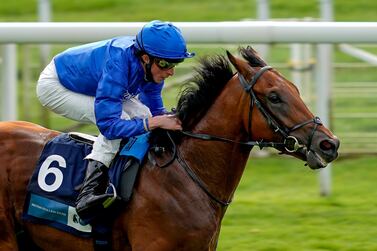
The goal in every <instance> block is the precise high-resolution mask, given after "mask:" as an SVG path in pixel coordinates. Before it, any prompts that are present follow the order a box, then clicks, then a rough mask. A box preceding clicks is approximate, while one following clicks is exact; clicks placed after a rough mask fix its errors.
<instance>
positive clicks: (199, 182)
mask: <svg viewBox="0 0 377 251" xmlns="http://www.w3.org/2000/svg"><path fill="white" fill-rule="evenodd" d="M239 51H240V54H241V55H242V58H241V57H236V56H233V55H232V54H231V53H229V52H228V51H227V52H226V53H227V57H226V56H225V55H221V54H218V55H213V56H209V57H206V58H203V59H201V60H200V62H199V66H197V67H196V68H195V75H194V77H193V78H192V80H191V81H189V82H188V83H187V85H185V87H184V88H183V89H182V90H181V93H180V97H179V99H178V104H177V110H176V116H178V117H179V118H180V120H181V121H182V125H183V130H182V131H181V132H175V134H169V132H167V136H166V137H167V138H169V141H171V142H172V143H170V145H172V146H171V147H170V150H169V151H165V152H160V153H158V154H157V153H156V152H150V153H149V158H148V159H147V160H146V161H145V163H144V165H143V167H142V168H141V171H140V173H139V176H138V180H137V181H136V184H135V187H134V191H133V195H132V199H131V200H130V201H129V204H128V205H127V207H125V209H124V210H122V211H121V212H120V213H119V215H117V216H116V219H115V221H114V222H113V223H112V237H111V239H112V250H116V251H131V250H132V251H144V250H148V251H169V250H175V251H176V250H182V251H201V250H203V251H204V250H206V251H208V250H216V248H217V242H218V238H219V233H220V227H221V221H222V219H223V216H224V214H225V211H226V209H227V207H228V205H229V204H230V202H231V200H232V197H233V194H234V193H235V191H236V188H237V185H238V184H239V182H240V179H241V176H242V173H243V171H244V168H245V165H246V162H247V160H248V158H249V154H250V151H251V149H252V148H253V147H254V146H256V147H260V148H263V147H274V148H276V149H277V150H279V151H281V153H283V154H288V155H292V156H294V157H296V158H298V159H301V160H303V161H305V162H307V165H308V166H309V167H310V168H312V169H317V168H324V167H325V166H326V165H327V163H329V162H331V161H333V160H334V159H336V157H337V155H338V147H339V140H338V139H337V137H336V136H334V135H333V133H332V132H331V131H330V130H329V129H327V128H326V127H325V126H324V125H323V124H322V123H321V121H320V119H319V118H318V117H315V116H314V115H313V114H312V112H310V110H309V109H308V107H307V106H306V105H305V104H304V102H303V100H302V99H301V98H300V94H299V90H298V89H297V88H296V87H295V85H294V84H293V83H291V82H290V81H289V80H287V79H286V78H284V77H283V76H282V74H280V73H279V72H278V71H277V70H276V69H274V68H272V67H270V66H268V65H267V64H266V63H265V61H263V59H262V58H261V57H259V56H258V54H257V53H256V52H255V51H254V50H253V49H252V48H251V47H247V48H239ZM232 65H233V66H234V68H235V69H236V73H233V71H234V70H233V68H232ZM59 133H60V132H57V131H53V130H49V129H46V128H44V127H41V126H39V125H36V124H32V123H29V122H22V121H15V122H1V123H0V163H1V166H0V225H1V228H0V250H2V251H10V250H12V251H15V250H19V249H18V248H19V247H18V246H17V238H16V235H15V233H16V232H17V231H18V230H19V229H21V228H22V229H23V230H24V231H25V233H27V236H28V238H29V239H30V240H32V242H33V243H34V244H35V245H36V246H38V247H39V250H57V251H64V250H69V251H78V250H80V251H81V250H93V249H94V247H93V243H92V240H91V239H90V238H89V239H88V238H80V237H76V236H74V235H70V234H68V233H66V232H62V231H60V230H57V229H54V228H51V227H49V226H45V225H40V224H35V223H31V222H27V221H25V222H23V221H22V219H21V214H22V210H23V204H24V200H25V196H26V188H27V184H28V182H29V179H30V176H31V175H32V171H33V169H34V167H35V164H36V162H37V160H38V157H39V155H40V153H41V151H42V149H43V147H44V145H45V144H46V143H47V142H48V141H49V140H50V139H51V138H53V137H55V136H57V135H58V134H59ZM168 136H169V137H168Z"/></svg>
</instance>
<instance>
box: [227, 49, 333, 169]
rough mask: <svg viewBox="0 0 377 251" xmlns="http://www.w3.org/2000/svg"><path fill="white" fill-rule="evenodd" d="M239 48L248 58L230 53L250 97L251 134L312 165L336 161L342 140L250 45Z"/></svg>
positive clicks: (247, 115) (247, 111) (246, 116)
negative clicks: (237, 56) (275, 143)
mask: <svg viewBox="0 0 377 251" xmlns="http://www.w3.org/2000/svg"><path fill="white" fill-rule="evenodd" d="M240 52H241V54H242V56H243V57H244V58H245V59H246V60H247V61H245V60H242V59H239V58H236V57H234V56H233V55H231V54H230V53H229V52H227V54H228V58H229V60H230V61H231V63H232V64H233V65H234V67H235V68H236V69H237V71H238V81H239V83H240V84H241V86H243V88H244V89H245V98H248V99H250V109H245V113H244V116H243V117H244V119H243V120H244V126H245V128H246V130H247V131H248V132H249V136H250V138H251V139H253V140H257V141H262V140H263V141H272V142H278V144H277V145H276V146H275V148H277V149H278V150H280V151H282V152H283V153H285V154H289V155H293V156H296V157H298V158H300V159H303V160H304V161H306V162H307V164H308V165H309V167H310V168H312V169H317V168H322V167H325V166H326V165H327V163H329V162H331V161H333V160H334V159H335V158H336V157H337V156H338V151H337V150H338V148H339V140H338V139H337V138H336V136H334V135H333V134H332V133H331V131H330V130H329V129H327V128H326V127H325V126H324V125H323V124H322V122H321V120H320V119H319V118H318V117H315V116H314V115H313V114H312V113H311V112H310V110H309V109H308V107H307V106H306V105H305V104H304V102H303V100H302V99H301V98H300V94H299V91H298V89H297V87H296V86H295V85H294V84H292V83H291V82H290V81H288V80H287V79H285V78H284V77H283V76H282V75H281V74H280V73H279V72H278V71H276V70H275V69H272V68H271V67H269V66H267V65H266V63H265V62H264V61H263V60H262V59H261V58H260V57H259V56H258V55H257V53H256V52H255V51H254V50H253V49H252V48H251V47H248V48H246V49H244V48H241V49H240ZM251 122H252V123H251Z"/></svg>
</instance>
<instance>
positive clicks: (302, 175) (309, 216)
mask: <svg viewBox="0 0 377 251" xmlns="http://www.w3.org/2000/svg"><path fill="white" fill-rule="evenodd" d="M376 161H377V158H376V157H369V158H356V159H344V160H338V161H336V162H335V163H334V164H333V165H332V175H333V181H332V195H331V196H329V197H321V196H319V185H318V172H317V171H312V170H310V169H308V168H307V167H304V166H303V164H302V163H301V162H300V161H298V160H295V159H292V158H285V157H270V158H267V159H252V160H250V161H249V162H250V163H249V164H248V166H247V168H246V170H245V173H244V175H243V178H242V181H241V184H240V186H239V188H238V190H237V192H236V194H235V197H234V202H233V203H232V204H231V206H230V207H229V209H228V211H227V213H226V215H225V219H224V221H223V226H222V231H221V235H220V242H219V250H220V251H222V250H227V251H249V250H253V251H262V250H263V251H273V250H276V251H297V250H300V251H317V250H318V251H319V250H331V251H351V250H352V251H367V250H368V251H374V250H377V227H376V225H377V211H376V210H375V208H376V206H377V201H376V200H375V198H376V196H377V190H376V189H375V180H376V179H377V172H375V171H374V168H373V167H375V166H376V165H375V163H376Z"/></svg>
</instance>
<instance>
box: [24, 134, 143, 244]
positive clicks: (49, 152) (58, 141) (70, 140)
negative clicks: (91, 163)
mask: <svg viewBox="0 0 377 251" xmlns="http://www.w3.org/2000/svg"><path fill="white" fill-rule="evenodd" d="M94 140H95V137H93V136H90V135H87V134H82V133H63V134H60V135H58V136H57V137H55V138H53V139H52V140H50V141H49V142H48V143H47V144H46V145H45V147H44V149H43V151H42V153H41V155H40V157H39V160H38V162H37V166H36V168H35V170H34V173H33V175H32V177H31V179H30V182H29V184H28V188H27V196H26V200H25V204H24V212H23V219H24V220H26V221H32V222H36V223H39V224H47V225H49V226H52V227H55V228H58V229H60V230H63V231H66V232H69V233H71V234H74V235H77V236H81V237H93V236H98V235H102V234H97V233H98V231H100V232H101V233H102V232H103V233H107V232H108V231H109V230H104V229H106V228H110V224H109V222H112V217H114V215H116V214H114V211H117V210H119V207H122V206H124V205H126V202H128V201H129V200H130V198H131V196H132V191H133V186H134V184H135V181H136V179H137V174H138V172H139V169H140V166H141V163H142V162H143V160H144V156H145V154H146V152H147V150H148V148H149V142H148V140H149V134H143V135H140V136H138V137H133V138H130V139H129V140H128V141H125V142H122V144H121V148H120V149H121V150H120V151H119V153H118V154H117V155H116V157H115V159H114V161H113V163H112V166H111V168H110V169H109V179H110V183H112V185H113V186H112V187H113V191H109V193H110V192H111V193H113V194H114V196H115V197H116V203H114V204H115V205H114V206H112V207H110V208H109V209H108V210H107V212H106V215H99V216H101V217H98V218H104V219H106V220H105V221H104V222H107V223H106V225H108V226H103V224H102V223H103V222H98V221H95V222H94V223H93V222H92V223H91V225H89V224H85V223H84V222H83V221H81V219H80V217H79V216H78V215H77V213H76V209H75V201H76V198H77V196H78V194H79V190H80V187H81V185H82V183H83V181H84V177H85V171H86V166H87V160H85V159H84V158H85V157H86V156H87V155H88V154H89V153H90V152H91V150H92V145H93V143H94ZM97 223H98V224H97ZM93 224H94V225H95V226H92V225H93ZM98 229H100V230H98Z"/></svg>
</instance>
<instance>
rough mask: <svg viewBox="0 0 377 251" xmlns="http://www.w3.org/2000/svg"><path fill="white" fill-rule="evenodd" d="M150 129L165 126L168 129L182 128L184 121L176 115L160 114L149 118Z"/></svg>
mask: <svg viewBox="0 0 377 251" xmlns="http://www.w3.org/2000/svg"><path fill="white" fill-rule="evenodd" d="M148 123H149V129H150V130H153V129H156V128H163V129H167V130H174V131H175V130H182V123H181V121H180V120H179V119H178V118H177V117H176V116H175V115H168V114H164V115H159V116H155V117H151V118H149V119H148Z"/></svg>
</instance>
